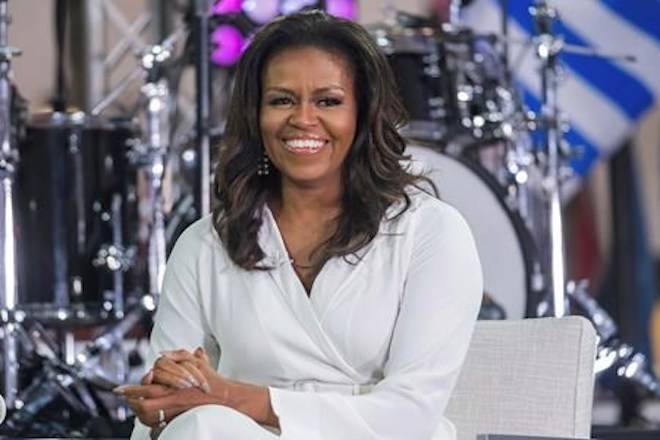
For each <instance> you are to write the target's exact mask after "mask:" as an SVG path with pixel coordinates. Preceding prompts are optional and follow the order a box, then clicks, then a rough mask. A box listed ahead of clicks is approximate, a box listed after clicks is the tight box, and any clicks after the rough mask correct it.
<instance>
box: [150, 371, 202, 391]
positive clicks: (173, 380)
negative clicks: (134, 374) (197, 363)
mask: <svg viewBox="0 0 660 440" xmlns="http://www.w3.org/2000/svg"><path fill="white" fill-rule="evenodd" d="M186 374H188V373H186ZM193 381H196V379H194V380H189V379H186V378H183V377H181V376H180V375H179V374H174V373H171V372H169V371H166V370H163V369H161V368H155V369H154V383H157V384H159V385H164V386H166V387H172V388H176V389H178V390H184V389H187V388H192V387H195V386H197V384H193Z"/></svg>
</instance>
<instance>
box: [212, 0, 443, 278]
mask: <svg viewBox="0 0 660 440" xmlns="http://www.w3.org/2000/svg"><path fill="white" fill-rule="evenodd" d="M301 47H315V48H318V49H322V50H327V51H329V52H332V53H336V54H340V55H341V56H343V57H344V58H345V59H346V60H348V61H349V63H350V66H351V67H352V69H353V78H354V90H355V92H356V98H357V104H358V120H357V130H356V136H355V140H354V142H353V145H352V146H351V149H350V151H349V153H348V155H347V157H346V159H345V162H344V164H343V168H342V179H343V187H344V193H343V196H342V200H341V203H342V207H341V208H342V209H341V214H340V215H339V218H337V219H336V230H335V232H334V234H333V235H332V236H331V237H330V238H329V239H328V240H327V241H326V242H325V243H323V244H322V245H321V246H320V247H319V248H318V249H317V250H318V251H319V252H321V254H320V258H318V260H319V261H321V263H320V264H323V262H325V261H327V259H329V258H331V257H335V256H343V257H344V258H346V257H348V256H349V255H354V256H357V255H358V254H357V252H358V251H359V250H360V249H362V248H364V247H365V246H366V245H367V244H369V243H370V242H371V241H372V240H373V238H374V237H375V236H376V234H377V233H378V230H379V227H380V224H381V221H382V220H383V219H384V217H385V215H386V211H387V209H388V207H390V206H391V205H392V204H393V203H395V202H397V201H403V202H404V203H403V205H402V209H401V210H399V211H398V212H397V213H396V214H395V215H393V216H392V219H394V218H396V217H398V216H400V215H401V214H402V213H403V212H404V211H405V210H406V209H408V207H409V206H410V198H409V196H408V194H407V192H406V188H407V187H409V186H411V185H413V186H416V187H418V188H420V186H419V183H420V181H421V180H424V181H425V182H426V185H430V186H431V188H433V190H434V191H435V187H434V186H433V184H432V183H431V182H430V181H429V180H428V179H425V178H423V177H419V176H416V175H413V174H411V173H409V172H408V171H407V170H406V169H405V168H404V167H402V164H401V161H403V160H407V159H409V157H408V156H405V155H404V154H403V152H404V149H405V141H404V140H403V139H402V137H401V136H400V135H399V133H398V131H397V129H398V128H399V127H400V126H401V125H402V124H404V123H405V111H404V109H403V107H402V105H401V103H400V100H399V97H398V95H397V87H396V84H395V81H394V77H393V74H392V72H391V70H390V67H389V65H388V62H387V59H386V58H385V56H384V55H383V54H382V53H381V51H380V50H379V48H378V46H377V45H376V44H375V43H374V41H373V40H372V38H371V37H370V36H369V34H368V33H367V32H366V31H365V30H364V29H363V28H362V27H361V26H359V25H357V24H355V23H352V22H350V21H347V20H343V19H339V18H336V17H333V16H330V15H328V14H326V13H324V12H321V11H305V12H300V13H296V14H293V15H289V16H287V17H283V18H280V19H277V20H275V21H273V22H271V23H270V24H268V25H267V26H265V27H264V28H263V29H262V30H261V31H259V32H258V33H257V34H256V35H255V36H254V39H253V40H252V42H251V44H250V46H249V48H248V49H247V50H246V52H245V53H244V54H243V57H242V58H241V60H240V62H239V64H238V66H237V70H236V74H235V78H234V88H233V92H232V97H231V101H230V107H229V109H230V110H229V116H228V118H227V125H226V131H225V137H224V139H223V142H222V143H221V145H220V147H219V148H220V149H219V155H218V156H219V160H218V164H217V167H216V169H215V188H214V193H215V196H216V198H217V204H216V207H215V208H214V211H213V225H214V227H215V230H216V231H217V233H218V235H219V237H220V240H221V241H222V243H223V244H224V246H225V248H226V250H227V252H228V254H229V256H230V258H231V259H232V260H233V261H234V263H236V264H237V265H238V266H240V267H242V268H244V269H246V270H254V269H268V267H265V266H263V265H262V264H260V261H261V260H262V259H263V257H264V252H263V250H262V249H261V247H260V246H259V244H258V241H257V238H258V232H259V229H260V227H261V223H262V216H261V214H262V210H263V208H264V205H265V203H266V202H267V200H268V199H269V197H271V196H277V195H279V190H280V174H279V172H278V171H277V170H273V169H272V167H271V171H270V174H269V175H268V176H262V175H258V174H257V167H258V164H259V161H260V160H261V158H262V156H263V154H264V147H263V143H262V139H261V131H260V125H259V109H260V105H261V95H262V90H261V83H262V74H263V72H264V68H265V67H266V65H267V63H268V62H269V60H270V59H272V57H273V56H274V55H276V54H278V53H280V52H282V51H284V50H286V49H292V48H301ZM301 68H304V67H303V66H301ZM425 187H426V186H425ZM358 258H359V257H358ZM351 260H354V259H353V258H351Z"/></svg>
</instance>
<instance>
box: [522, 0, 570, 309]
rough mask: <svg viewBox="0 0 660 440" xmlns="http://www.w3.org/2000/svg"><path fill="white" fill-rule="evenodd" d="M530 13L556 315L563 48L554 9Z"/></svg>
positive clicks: (560, 298) (561, 274)
mask: <svg viewBox="0 0 660 440" xmlns="http://www.w3.org/2000/svg"><path fill="white" fill-rule="evenodd" d="M530 12H531V13H532V15H533V16H534V19H535V21H536V25H537V27H538V31H539V36H538V37H537V44H536V54H537V56H538V57H539V59H540V60H541V89H542V95H541V101H542V110H541V111H542V114H543V117H544V119H545V120H546V124H544V127H543V129H544V132H545V133H544V134H545V154H546V158H547V165H546V166H545V167H544V168H545V169H544V175H545V176H544V184H545V191H546V194H547V197H548V203H549V209H548V216H549V219H548V224H549V240H548V243H547V244H548V245H549V253H550V271H549V272H550V273H549V275H550V276H549V280H548V281H549V283H548V284H549V287H550V288H551V290H552V307H553V316H555V317H558V318H559V317H562V316H564V315H565V314H566V308H565V307H566V306H565V301H566V291H565V288H566V275H565V258H564V239H563V222H562V212H561V193H560V190H561V188H560V184H561V183H560V178H559V168H560V160H561V157H560V143H561V129H560V127H559V117H560V115H559V105H558V100H557V94H558V93H557V92H558V86H559V74H558V57H559V53H560V52H561V49H562V41H561V40H560V39H557V38H556V37H555V36H554V35H553V34H552V24H553V22H554V20H555V19H556V17H557V12H556V10H555V9H553V8H551V7H550V6H548V4H547V2H546V1H545V0H537V1H536V3H535V6H534V7H533V8H531V11H530Z"/></svg>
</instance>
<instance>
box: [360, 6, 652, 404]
mask: <svg viewBox="0 0 660 440" xmlns="http://www.w3.org/2000/svg"><path fill="white" fill-rule="evenodd" d="M451 3H452V4H451V14H450V21H449V22H448V23H444V24H442V25H438V24H437V23H435V22H432V21H430V20H429V19H426V18H422V17H416V16H411V15H409V14H405V13H402V12H399V11H396V10H394V9H391V8H390V10H389V11H388V12H387V13H386V19H385V20H384V22H382V23H379V24H377V25H374V26H371V27H370V28H369V31H370V33H371V35H372V36H373V38H374V40H375V41H376V42H377V44H378V45H379V46H380V48H381V49H382V50H383V52H384V53H385V54H386V55H387V57H388V60H389V62H390V65H391V67H392V70H393V72H394V76H395V79H396V80H397V84H398V88H399V92H400V96H401V99H402V102H403V104H404V107H405V108H406V110H407V112H408V115H409V122H408V124H407V125H406V126H405V127H403V128H402V130H401V133H402V134H403V135H404V137H406V138H407V140H408V143H407V148H406V153H407V154H409V155H410V157H411V161H412V162H413V163H415V164H416V165H417V166H416V167H415V169H422V170H423V171H424V172H425V173H426V175H428V176H429V177H430V178H431V179H432V181H433V182H434V183H435V184H436V186H437V188H438V189H439V192H440V197H441V198H442V199H444V200H445V201H447V202H449V203H450V204H452V205H454V206H455V207H456V208H458V210H459V211H460V212H461V213H462V214H463V215H464V217H465V218H466V220H467V222H468V223H469V224H470V227H471V229H472V232H473V234H474V236H475V241H476V244H477V248H478V252H479V255H480V258H481V262H482V269H483V275H484V303H483V306H482V310H481V314H480V318H481V319H504V318H505V317H508V318H513V319H521V318H526V317H542V316H554V317H561V316H564V315H566V314H569V313H575V314H580V315H583V316H585V317H587V318H588V319H590V320H591V322H592V323H593V325H594V327H595V328H596V330H597V332H598V334H599V347H598V357H597V360H596V367H595V369H596V373H597V374H601V373H604V372H606V371H613V372H615V375H616V376H618V377H620V378H622V379H623V380H626V381H629V382H630V383H633V384H635V385H636V386H639V388H640V389H641V390H642V392H643V393H648V394H649V395H652V396H656V397H658V396H660V381H658V379H657V378H656V377H655V376H654V375H653V373H652V370H651V369H650V368H649V365H648V362H647V360H646V358H645V356H644V355H643V354H642V353H639V352H637V351H636V350H635V349H634V348H633V347H632V346H630V345H629V344H626V343H624V342H623V341H621V339H620V337H619V335H618V330H617V326H616V325H615V323H614V322H613V320H612V319H611V318H610V317H609V316H608V314H607V313H606V312H605V311H604V310H603V308H602V307H600V305H599V304H598V303H597V302H596V300H594V299H593V298H592V296H591V295H590V294H589V292H588V285H587V283H586V282H585V281H579V282H575V281H572V280H567V279H566V275H565V259H564V242H563V239H564V237H563V225H562V211H561V194H562V187H563V186H564V183H565V182H566V180H567V177H570V166H569V161H570V159H572V155H573V154H574V153H573V152H572V151H571V149H570V148H566V146H567V144H566V143H565V142H564V140H563V133H564V131H565V130H566V128H565V127H564V125H565V124H564V122H563V121H562V118H561V114H560V111H559V103H558V99H557V89H558V87H559V83H560V76H559V74H558V70H559V67H560V66H559V56H560V54H561V53H562V52H571V53H576V54H580V55H583V56H598V57H608V58H618V59H621V60H625V61H633V60H632V57H630V56H627V55H612V54H604V53H602V52H597V51H592V50H591V49H590V48H587V47H577V46H572V45H566V44H564V43H563V41H562V40H561V38H560V37H558V36H557V35H555V34H554V33H553V23H554V22H555V20H557V18H558V12H557V10H556V9H555V8H553V7H552V6H551V5H549V4H548V2H547V1H546V0H536V2H535V3H534V6H533V7H532V8H530V14H531V15H532V16H533V19H534V23H535V25H536V30H537V35H536V36H535V37H534V38H533V39H532V40H531V41H528V42H525V44H530V45H533V46H534V48H535V49H536V50H535V52H536V55H537V58H538V62H539V69H538V70H539V72H540V80H541V81H540V82H541V84H542V98H543V99H542V104H543V106H542V110H541V115H534V114H533V113H531V112H529V111H528V110H527V109H526V106H525V104H524V102H523V100H522V99H521V95H520V94H519V93H518V91H517V89H516V86H515V82H514V81H513V80H512V78H513V72H512V71H511V69H510V67H509V63H508V47H509V44H520V42H515V41H512V40H511V39H510V38H509V37H508V35H507V33H508V32H507V19H508V8H507V2H506V1H503V2H501V6H502V18H503V19H502V31H501V33H499V34H479V33H477V32H475V31H474V30H473V29H471V28H469V27H465V26H462V25H461V24H460V20H459V13H458V11H459V10H460V3H461V2H460V1H452V2H451ZM539 135H540V136H539ZM538 138H541V139H542V142H537V141H535V140H534V139H538Z"/></svg>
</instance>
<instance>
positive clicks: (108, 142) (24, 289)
mask: <svg viewBox="0 0 660 440" xmlns="http://www.w3.org/2000/svg"><path fill="white" fill-rule="evenodd" d="M133 136H134V129H133V126H132V125H131V124H130V123H127V122H125V121H124V122H117V121H109V120H105V119H97V118H88V117H86V116H84V115H82V114H74V115H67V114H45V115H37V116H35V117H34V118H33V119H32V121H31V122H30V123H29V124H28V126H27V131H26V137H25V140H24V141H23V142H22V143H21V144H20V145H19V153H20V162H19V166H18V169H17V174H16V201H17V203H16V207H17V242H18V246H17V258H18V261H17V268H18V283H19V298H18V303H19V307H20V308H23V309H25V310H27V311H31V312H33V314H34V315H36V316H35V317H36V318H38V319H39V318H40V319H43V320H51V319H52V320H55V321H58V320H59V321H67V320H70V319H78V320H88V319H92V320H93V319H96V317H99V316H101V315H107V314H108V312H111V311H112V310H113V308H114V306H115V303H116V302H117V301H119V302H121V300H122V298H118V297H117V295H123V285H117V283H118V282H119V283H120V284H123V281H122V279H121V277H119V279H118V277H117V276H116V274H113V273H112V270H108V269H109V268H107V267H102V266H104V264H99V263H98V262H99V261H105V260H103V257H104V252H105V253H106V254H107V253H108V252H110V253H113V252H114V257H116V258H115V263H117V264H121V261H122V260H121V258H122V255H120V253H121V252H122V250H123V246H122V245H123V244H124V243H126V242H127V238H126V234H127V232H128V227H127V222H128V214H127V209H128V205H129V203H130V202H129V200H130V198H131V196H130V192H131V191H132V189H131V187H130V186H131V181H132V180H133V179H132V178H130V176H131V175H132V172H131V171H130V166H129V163H128V159H127V154H126V153H127V142H128V141H129V140H130V139H132V138H133ZM105 257H107V255H105ZM117 269H119V270H121V269H122V268H117Z"/></svg>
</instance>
